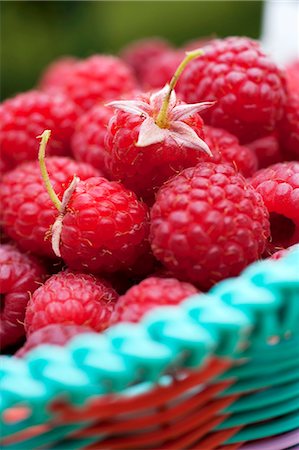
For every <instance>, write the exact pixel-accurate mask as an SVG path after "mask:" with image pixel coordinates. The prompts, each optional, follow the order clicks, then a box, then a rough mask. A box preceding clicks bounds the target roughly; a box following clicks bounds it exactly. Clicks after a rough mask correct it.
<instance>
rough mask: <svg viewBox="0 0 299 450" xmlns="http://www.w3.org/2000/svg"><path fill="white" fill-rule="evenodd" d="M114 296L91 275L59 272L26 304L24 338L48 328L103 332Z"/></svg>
mask: <svg viewBox="0 0 299 450" xmlns="http://www.w3.org/2000/svg"><path fill="white" fill-rule="evenodd" d="M117 299H118V295H117V293H116V292H115V291H114V289H112V287H111V286H110V284H109V283H108V282H107V281H104V280H101V279H96V278H95V277H94V276H92V275H87V274H82V273H72V272H69V271H66V272H59V273H58V274H56V275H52V277H50V278H49V279H48V280H47V281H46V282H45V284H43V285H42V286H41V287H39V288H38V289H37V290H36V291H35V292H34V294H33V295H32V297H31V299H30V301H29V302H28V305H27V309H26V315H25V329H26V334H27V335H30V334H31V333H33V332H34V331H36V330H38V329H40V328H43V327H45V326H47V325H50V324H66V325H85V326H88V327H90V328H92V329H93V330H96V331H103V330H105V328H107V326H108V324H109V321H110V316H111V313H112V311H113V308H114V305H115V302H116V300H117Z"/></svg>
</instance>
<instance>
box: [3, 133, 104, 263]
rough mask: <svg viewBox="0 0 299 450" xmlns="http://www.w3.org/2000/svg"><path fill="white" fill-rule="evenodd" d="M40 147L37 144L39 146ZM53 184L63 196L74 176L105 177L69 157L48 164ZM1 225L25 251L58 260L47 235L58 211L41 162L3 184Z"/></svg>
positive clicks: (8, 175) (14, 173)
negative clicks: (43, 176) (48, 191)
mask: <svg viewBox="0 0 299 450" xmlns="http://www.w3.org/2000/svg"><path fill="white" fill-rule="evenodd" d="M35 145H36V147H38V145H37V142H36V143H35ZM47 167H48V172H49V175H50V179H51V182H52V183H53V186H54V188H55V191H56V192H57V194H58V196H60V197H61V196H62V194H63V192H64V191H65V189H66V188H67V187H68V185H69V184H70V182H71V180H72V178H73V175H74V173H75V174H77V176H78V177H80V179H82V180H85V179H87V178H90V177H94V176H97V175H101V173H100V172H99V171H98V170H96V169H95V168H94V167H92V166H90V165H89V164H86V163H80V162H76V161H74V160H72V159H71V158H66V157H55V156H52V157H49V158H48V160H47ZM0 201H1V205H2V208H1V213H0V217H1V223H2V226H3V229H4V231H5V233H6V234H7V236H9V237H11V238H12V239H14V240H15V241H16V242H17V243H18V245H19V246H20V247H21V248H23V249H24V250H29V251H31V252H33V253H36V254H37V255H41V256H48V257H52V258H53V257H55V255H54V253H53V250H52V248H51V240H50V239H47V235H48V234H49V232H50V230H51V226H52V224H53V223H54V221H55V217H56V209H55V206H54V205H53V203H52V202H51V200H50V198H49V196H48V194H47V192H46V190H45V187H44V183H43V179H42V176H41V172H40V167H39V164H38V161H31V162H28V163H24V164H21V165H19V166H18V167H16V168H15V169H14V170H12V171H10V172H8V173H6V174H5V175H4V176H3V179H2V180H1V183H0Z"/></svg>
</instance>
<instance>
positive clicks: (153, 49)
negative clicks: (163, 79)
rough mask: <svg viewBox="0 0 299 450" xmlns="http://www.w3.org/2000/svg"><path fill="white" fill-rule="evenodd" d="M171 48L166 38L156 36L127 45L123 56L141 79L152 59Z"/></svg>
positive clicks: (122, 53)
mask: <svg viewBox="0 0 299 450" xmlns="http://www.w3.org/2000/svg"><path fill="white" fill-rule="evenodd" d="M170 49H171V47H170V44H169V43H168V42H167V41H166V40H164V39H161V38H155V37H153V38H147V39H140V40H138V41H134V42H133V43H131V44H129V45H127V46H126V47H125V48H124V49H123V50H122V52H121V57H122V59H123V60H124V61H125V62H126V63H127V64H128V65H129V66H131V67H132V68H133V70H134V72H135V75H136V77H137V79H138V80H139V81H140V80H141V79H142V77H143V75H144V73H145V72H146V70H147V67H148V66H150V64H151V62H152V60H154V59H155V58H156V57H157V56H159V55H163V54H164V53H166V52H168V51H169V50H170ZM171 75H172V74H171Z"/></svg>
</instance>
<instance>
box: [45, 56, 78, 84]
mask: <svg viewBox="0 0 299 450" xmlns="http://www.w3.org/2000/svg"><path fill="white" fill-rule="evenodd" d="M77 62H79V60H78V59H76V58H73V57H71V56H65V57H62V58H59V59H56V60H55V61H54V62H52V63H51V64H50V65H49V66H48V67H46V69H45V71H44V72H43V73H42V76H41V78H40V80H39V83H38V85H39V88H40V89H41V90H47V89H50V88H53V87H58V86H61V85H63V83H64V79H65V78H66V77H68V76H69V75H71V74H72V71H73V69H74V66H75V64H77Z"/></svg>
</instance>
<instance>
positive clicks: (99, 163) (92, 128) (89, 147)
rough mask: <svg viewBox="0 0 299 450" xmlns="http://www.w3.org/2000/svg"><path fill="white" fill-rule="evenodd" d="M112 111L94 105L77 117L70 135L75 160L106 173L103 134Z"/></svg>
mask: <svg viewBox="0 0 299 450" xmlns="http://www.w3.org/2000/svg"><path fill="white" fill-rule="evenodd" d="M112 116H113V111H112V109H110V108H107V107H106V106H103V105H96V106H94V107H93V108H91V109H90V110H89V111H87V112H86V113H85V114H82V116H81V117H80V118H79V119H78V121H77V123H76V128H75V132H74V134H73V137H72V142H71V145H72V150H73V154H74V157H75V159H76V160H77V161H84V162H87V163H89V164H91V165H92V166H94V167H96V168H97V169H100V170H101V171H102V172H103V173H106V168H105V159H107V158H108V153H107V152H106V150H105V144H104V143H105V136H106V133H107V126H108V122H109V120H110V119H111V117H112Z"/></svg>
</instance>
